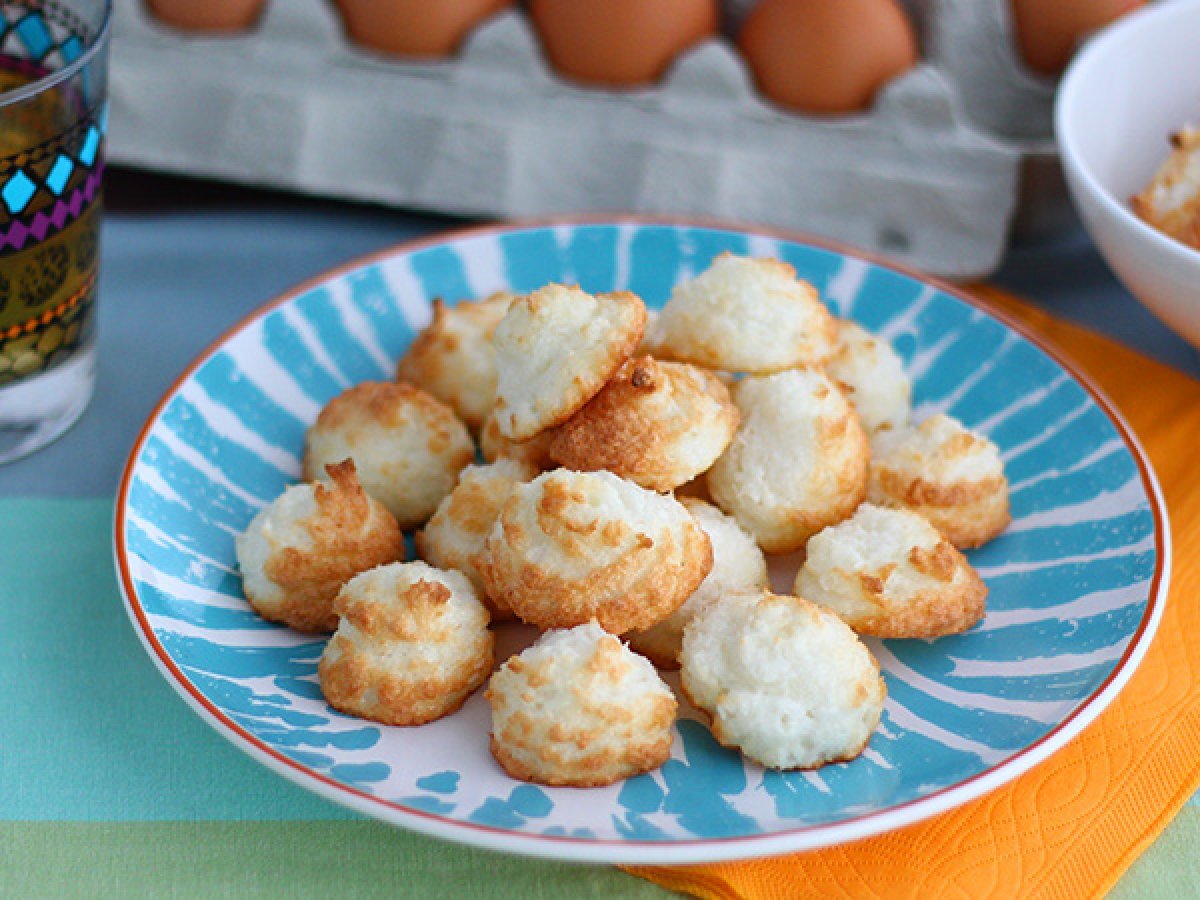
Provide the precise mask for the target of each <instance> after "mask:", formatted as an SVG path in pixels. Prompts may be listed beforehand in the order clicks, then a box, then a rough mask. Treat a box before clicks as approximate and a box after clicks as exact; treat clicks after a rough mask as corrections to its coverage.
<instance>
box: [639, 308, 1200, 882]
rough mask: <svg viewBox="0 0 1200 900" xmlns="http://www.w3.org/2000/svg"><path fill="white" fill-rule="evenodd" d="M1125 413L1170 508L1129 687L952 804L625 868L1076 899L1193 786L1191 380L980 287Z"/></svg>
mask: <svg viewBox="0 0 1200 900" xmlns="http://www.w3.org/2000/svg"><path fill="white" fill-rule="evenodd" d="M973 290H974V292H975V293H976V295H977V296H979V297H980V298H981V299H982V300H983V301H984V302H985V303H986V304H988V305H989V306H991V307H993V308H995V309H997V310H999V311H1000V312H1002V313H1007V314H1008V315H1009V316H1011V317H1012V318H1015V319H1017V320H1019V321H1021V322H1023V323H1025V324H1026V325H1027V326H1029V327H1030V328H1032V329H1033V330H1034V331H1036V332H1037V333H1038V334H1039V335H1041V336H1042V337H1044V338H1046V339H1047V340H1048V341H1049V342H1050V343H1051V344H1053V345H1055V346H1056V347H1057V348H1058V349H1060V350H1061V351H1062V352H1063V353H1064V354H1065V355H1066V356H1068V357H1069V358H1070V359H1072V360H1074V362H1075V363H1076V364H1078V366H1079V367H1080V368H1082V369H1083V370H1084V371H1085V372H1086V373H1087V374H1088V375H1090V376H1091V378H1092V379H1093V380H1094V381H1095V383H1096V384H1098V385H1099V386H1100V388H1101V389H1102V390H1103V391H1104V392H1105V393H1107V394H1108V396H1109V397H1110V398H1111V399H1112V400H1113V401H1114V403H1115V404H1116V406H1117V408H1118V409H1120V410H1121V412H1122V413H1123V414H1124V416H1125V417H1126V420H1127V421H1128V422H1129V423H1130V424H1131V425H1132V426H1133V429H1134V431H1135V432H1136V433H1137V435H1138V438H1139V439H1140V440H1141V442H1142V445H1143V446H1144V447H1145V449H1146V452H1147V453H1148V454H1149V456H1150V459H1151V462H1152V463H1153V465H1154V468H1155V470H1156V471H1157V473H1158V477H1159V482H1160V483H1161V485H1162V489H1163V493H1164V494H1165V495H1166V499H1167V507H1168V512H1169V515H1170V519H1171V529H1172V540H1173V546H1174V553H1173V573H1172V577H1171V584H1170V591H1169V594H1168V600H1167V606H1166V610H1165V612H1164V614H1163V618H1162V623H1161V625H1160V626H1159V629H1158V634H1157V636H1156V637H1155V638H1154V641H1153V642H1152V644H1151V646H1150V648H1149V650H1148V652H1147V654H1146V657H1145V659H1144V660H1143V661H1142V664H1141V666H1140V667H1139V668H1138V670H1137V672H1136V673H1135V674H1134V676H1133V678H1132V679H1131V681H1130V682H1129V684H1128V685H1127V686H1126V687H1125V689H1124V690H1123V691H1122V692H1121V693H1120V695H1119V696H1118V697H1117V699H1116V701H1115V702H1114V703H1113V704H1112V706H1110V707H1109V708H1108V709H1107V710H1105V712H1104V713H1103V714H1101V716H1100V718H1099V719H1097V720H1096V721H1095V722H1094V723H1092V725H1091V726H1090V727H1088V728H1087V729H1086V730H1085V731H1084V733H1083V734H1082V735H1080V736H1079V737H1078V738H1076V739H1075V740H1074V741H1072V742H1071V743H1070V744H1068V745H1067V746H1066V747H1064V748H1063V749H1062V750H1061V751H1059V752H1058V753H1056V754H1054V755H1053V756H1052V757H1051V758H1050V759H1048V760H1046V761H1045V762H1044V763H1042V764H1041V765H1040V766H1038V767H1036V768H1035V769H1033V770H1032V771H1030V772H1028V773H1026V774H1025V775H1022V776H1021V777H1020V778H1017V779H1016V780H1015V781H1012V782H1010V783H1009V784H1008V785H1006V786H1004V787H1002V788H1000V789H999V790H996V791H993V792H992V793H990V794H988V795H986V796H984V797H982V798H980V799H978V800H975V801H973V802H971V803H968V804H966V805H964V806H961V807H959V808H958V809H955V810H952V811H950V812H948V813H944V814H943V815H940V816H936V817H935V818H932V819H929V820H927V821H925V822H921V823H918V824H916V825H912V826H910V827H908V828H904V829H902V830H899V831H895V832H891V833H889V834H885V835H881V836H879V837H875V838H869V839H866V840H863V841H858V842H856V843H853V844H848V845H845V846H840V847H831V848H829V849H826V850H818V851H812V852H809V853H798V854H795V855H792V856H784V857H776V858H773V859H762V860H755V861H750V862H741V863H719V864H713V865H705V866H688V867H679V868H665V867H648V866H641V867H630V868H629V869H628V871H630V872H632V873H634V874H635V875H641V876H643V877H645V878H648V879H651V880H652V881H655V882H658V883H659V884H661V885H664V886H666V887H669V888H673V889H675V890H679V891H687V892H690V893H694V894H697V895H699V896H701V897H783V896H787V897H797V896H806V895H807V896H821V897H829V896H847V897H886V898H889V900H890V898H900V897H914V898H915V897H922V898H923V897H971V898H976V897H1014V898H1018V897H1019V898H1025V897H1069V898H1076V897H1084V896H1099V895H1101V894H1103V893H1104V892H1105V891H1107V890H1108V889H1109V888H1110V887H1112V885H1113V884H1114V883H1115V882H1116V880H1117V879H1118V878H1119V877H1120V875H1121V873H1122V872H1124V871H1125V869H1126V868H1128V866H1129V864H1130V863H1131V862H1133V860H1134V859H1136V858H1137V856H1138V854H1139V853H1141V852H1142V851H1143V850H1144V849H1145V848H1146V847H1147V846H1149V844H1150V843H1151V842H1152V841H1153V840H1154V839H1155V837H1157V836H1158V834H1159V833H1160V832H1161V831H1162V830H1163V828H1165V827H1166V825H1167V823H1168V822H1170V820H1171V818H1172V816H1174V814H1175V813H1176V812H1177V811H1178V810H1179V807H1180V806H1182V805H1183V804H1184V803H1185V802H1186V801H1187V799H1188V797H1189V796H1191V794H1192V793H1194V792H1195V791H1196V789H1197V787H1198V786H1200V604H1197V602H1196V595H1197V591H1198V590H1200V467H1198V466H1197V463H1198V462H1200V381H1196V380H1194V379H1192V378H1189V377H1187V376H1186V375H1183V374H1181V373H1179V372H1177V371H1176V370H1174V369H1171V368H1169V367H1167V366H1163V365H1161V364H1159V363H1156V362H1154V361H1153V360H1151V359H1147V358H1146V357H1144V356H1141V355H1140V354H1137V353H1135V352H1133V351H1132V350H1129V349H1128V348H1126V347H1123V346H1121V345H1120V344H1118V343H1115V342H1113V341H1110V340H1108V339H1107V338H1104V337H1101V336H1100V335H1097V334H1095V333H1094V332H1091V331H1088V330H1086V329H1083V328H1079V327H1077V326H1075V325H1071V324H1068V323H1066V322H1063V321H1061V320H1059V319H1056V318H1054V317H1052V316H1049V315H1047V314H1046V313H1044V312H1041V311H1040V310H1037V309H1034V308H1032V307H1030V306H1028V305H1026V304H1024V303H1022V302H1021V301H1019V300H1017V299H1015V298H1013V297H1011V296H1008V295H1006V294H1003V293H1002V292H1000V291H998V290H995V289H993V288H988V287H977V288H974V289H973Z"/></svg>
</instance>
